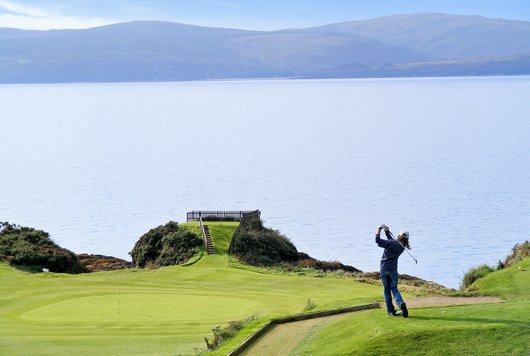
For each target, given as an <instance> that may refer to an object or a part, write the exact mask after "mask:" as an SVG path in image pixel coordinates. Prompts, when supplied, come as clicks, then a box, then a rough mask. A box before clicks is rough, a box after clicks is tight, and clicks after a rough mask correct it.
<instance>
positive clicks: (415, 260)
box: [387, 229, 418, 264]
mask: <svg viewBox="0 0 530 356" xmlns="http://www.w3.org/2000/svg"><path fill="white" fill-rule="evenodd" d="M387 231H388V233H389V234H390V236H392V238H393V239H394V240H396V241H397V242H399V244H400V245H401V247H403V249H404V250H405V251H407V253H408V254H409V255H410V257H412V259H413V260H414V262H416V264H417V263H418V260H417V259H415V258H414V256H412V253H410V251H409V250H407V249H406V248H405V246H403V244H402V243H401V241H399V240H398V239H396V238H395V237H394V234H393V233H392V232H391V231H390V229H389V230H387Z"/></svg>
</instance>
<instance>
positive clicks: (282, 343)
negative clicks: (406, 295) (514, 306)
mask: <svg viewBox="0 0 530 356" xmlns="http://www.w3.org/2000/svg"><path fill="white" fill-rule="evenodd" d="M500 302H502V299H499V298H494V297H474V298H465V297H428V298H417V299H410V300H408V301H407V305H408V306H409V308H411V309H414V308H419V307H442V306H448V305H466V304H483V303H500ZM349 315H350V313H344V314H338V315H332V316H326V317H321V318H314V319H308V320H301V321H295V322H292V323H285V324H278V325H276V326H274V327H273V328H272V329H271V330H270V331H268V332H267V333H266V334H264V335H263V336H261V337H260V338H259V339H257V340H256V341H255V342H254V343H253V344H252V345H250V346H249V347H247V348H246V349H245V350H244V351H243V352H242V353H241V354H240V355H252V356H270V355H288V354H289V353H290V352H291V351H293V350H294V349H295V348H296V347H297V346H298V345H299V344H300V342H302V340H303V339H304V338H305V337H306V336H307V335H309V333H310V332H311V330H313V329H314V328H317V327H318V328H320V327H323V326H326V325H327V324H329V323H331V322H333V321H336V320H339V319H341V318H345V317H347V316H349Z"/></svg>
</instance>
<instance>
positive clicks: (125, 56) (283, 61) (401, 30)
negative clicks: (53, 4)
mask: <svg viewBox="0 0 530 356" xmlns="http://www.w3.org/2000/svg"><path fill="white" fill-rule="evenodd" d="M528 51H530V22H525V21H518V20H506V19H491V18H486V17H481V16H466V15H447V14H403V15H390V16H385V17H379V18H374V19H368V20H356V21H347V22H341V23H334V24H327V25H323V26H317V27H310V28H302V29H285V30H276V31H252V30H241V29H233V28H216V27H205V26H197V25H188V24H180V23H174V22H167V21H132V22H124V23H118V24H112V25H105V26H100V27H94V28H89V29H85V30H49V31H34V30H18V29H11V28H0V83H60V82H113V81H117V82H127V81H131V82H134V81H178V80H208V79H245V78H275V77H277V78H285V77H289V78H350V77H351V78H354V77H372V76H373V77H385V76H391V77H393V76H438V75H442V76H445V75H476V73H484V74H483V75H493V74H495V75H499V74H500V75H503V74H506V75H512V74H520V75H521V74H522V75H524V74H530V70H529V69H528V68H530V65H529V64H530V59H528V58H527V57H528V56H526V55H525V54H526V53H527V52H528ZM509 57H513V59H511V60H507V58H509ZM477 58H481V60H477ZM487 58H490V59H491V60H490V61H488V60H483V59H487ZM500 58H504V59H503V60H500ZM466 59H472V60H471V61H469V60H468V61H467V62H466V64H465V65H463V63H461V62H462V61H464V62H465V61H466ZM451 60H452V61H453V62H451ZM439 61H449V62H444V63H443V65H442V66H441V65H440V62H439ZM459 61H460V62H459ZM527 61H528V62H529V63H527ZM491 62H495V63H497V64H498V63H500V62H502V63H503V65H502V66H497V67H495V68H494V69H493V68H492V63H491ZM418 63H421V65H420V67H421V70H419V69H418V68H419V67H418ZM486 67H487V68H489V69H487V68H486ZM405 68H406V70H405ZM413 68H416V69H414V70H412V69H413ZM481 68H482V69H481ZM489 73H492V74H489Z"/></svg>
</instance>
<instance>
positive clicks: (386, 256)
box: [375, 231, 405, 272]
mask: <svg viewBox="0 0 530 356" xmlns="http://www.w3.org/2000/svg"><path fill="white" fill-rule="evenodd" d="M385 234H386V238H387V239H388V240H383V239H381V236H380V235H379V234H376V235H375V243H376V244H377V246H379V247H381V248H384V249H385V251H384V252H383V257H381V271H387V272H394V271H395V272H397V267H398V258H399V256H401V254H402V253H403V251H405V250H404V249H403V247H402V246H401V244H400V243H399V242H397V241H396V240H394V239H393V238H392V236H390V234H389V233H388V232H386V231H385Z"/></svg>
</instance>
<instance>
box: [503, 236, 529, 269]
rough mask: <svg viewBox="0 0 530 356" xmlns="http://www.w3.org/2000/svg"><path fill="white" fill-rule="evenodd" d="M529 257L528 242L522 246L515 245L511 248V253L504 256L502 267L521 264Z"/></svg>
mask: <svg viewBox="0 0 530 356" xmlns="http://www.w3.org/2000/svg"><path fill="white" fill-rule="evenodd" d="M529 255H530V241H525V242H523V243H522V244H516V245H515V246H514V247H513V248H512V253H511V254H509V255H508V256H506V259H505V260H504V267H510V266H513V265H514V264H516V263H518V262H521V261H522V260H524V259H525V258H527V257H528V256H529Z"/></svg>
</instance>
